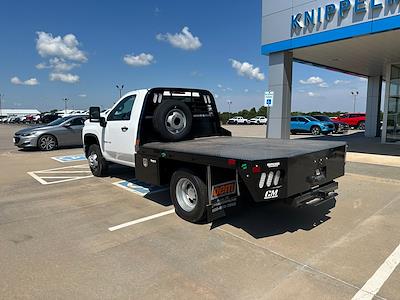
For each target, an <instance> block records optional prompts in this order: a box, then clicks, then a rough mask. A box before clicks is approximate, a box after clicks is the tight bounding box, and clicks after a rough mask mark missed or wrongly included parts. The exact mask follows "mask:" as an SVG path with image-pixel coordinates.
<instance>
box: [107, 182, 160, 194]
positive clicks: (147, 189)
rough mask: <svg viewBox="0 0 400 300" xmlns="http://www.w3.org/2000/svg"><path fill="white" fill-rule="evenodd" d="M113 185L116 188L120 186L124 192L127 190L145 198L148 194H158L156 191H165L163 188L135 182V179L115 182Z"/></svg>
mask: <svg viewBox="0 0 400 300" xmlns="http://www.w3.org/2000/svg"><path fill="white" fill-rule="evenodd" d="M114 184H115V185H116V186H120V187H122V188H124V189H126V190H129V191H131V192H133V193H136V194H139V195H140V196H145V195H147V194H149V193H154V192H158V191H161V190H164V189H165V187H160V186H156V185H151V184H147V183H145V182H143V181H140V180H137V179H130V180H127V181H120V182H116V183H114Z"/></svg>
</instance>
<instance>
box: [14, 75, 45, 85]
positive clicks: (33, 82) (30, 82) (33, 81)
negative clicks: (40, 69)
mask: <svg viewBox="0 0 400 300" xmlns="http://www.w3.org/2000/svg"><path fill="white" fill-rule="evenodd" d="M10 81H11V83H12V84H17V85H31V86H32V85H38V84H39V81H38V80H37V79H36V78H30V79H27V80H24V81H23V80H21V79H19V78H18V77H17V76H14V77H12V78H11V80H10Z"/></svg>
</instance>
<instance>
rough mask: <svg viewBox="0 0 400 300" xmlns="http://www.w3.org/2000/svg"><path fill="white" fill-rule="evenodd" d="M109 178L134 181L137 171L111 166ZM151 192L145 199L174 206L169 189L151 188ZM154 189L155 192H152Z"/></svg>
mask: <svg viewBox="0 0 400 300" xmlns="http://www.w3.org/2000/svg"><path fill="white" fill-rule="evenodd" d="M108 176H109V177H111V178H117V179H120V180H126V181H129V180H132V179H134V178H135V169H134V168H131V167H127V166H123V165H118V164H110V166H109V170H108ZM149 189H150V192H149V193H148V194H146V195H145V196H144V198H146V199H148V200H150V201H153V202H155V203H158V204H160V205H162V206H165V207H167V206H170V205H172V201H171V199H170V196H169V189H166V187H165V186H161V187H156V186H152V187H149ZM153 189H154V192H153V191H152V190H153Z"/></svg>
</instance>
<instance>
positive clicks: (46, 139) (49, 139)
mask: <svg viewBox="0 0 400 300" xmlns="http://www.w3.org/2000/svg"><path fill="white" fill-rule="evenodd" d="M56 145H57V142H56V139H55V137H53V136H51V135H45V136H42V137H41V138H40V140H39V148H40V149H41V150H45V151H50V150H53V149H54V148H55V147H56Z"/></svg>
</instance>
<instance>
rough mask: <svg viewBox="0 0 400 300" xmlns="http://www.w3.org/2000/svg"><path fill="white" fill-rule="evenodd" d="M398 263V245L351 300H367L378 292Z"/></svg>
mask: <svg viewBox="0 0 400 300" xmlns="http://www.w3.org/2000/svg"><path fill="white" fill-rule="evenodd" d="M399 263H400V245H398V246H397V248H396V249H395V250H394V251H393V252H392V254H390V255H389V257H388V258H387V259H386V260H385V261H384V263H383V264H382V265H381V266H380V267H379V269H378V270H377V271H376V272H375V274H374V275H372V277H371V278H370V279H369V280H368V281H367V282H366V283H365V284H364V286H363V287H362V288H361V290H359V291H358V293H357V294H355V295H354V297H353V298H352V300H369V299H372V298H374V296H375V295H376V294H377V293H378V292H379V290H380V288H381V287H382V286H383V284H384V283H385V281H386V280H387V279H388V278H389V276H390V275H391V274H392V273H393V271H394V270H395V269H396V267H397V266H398V265H399Z"/></svg>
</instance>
